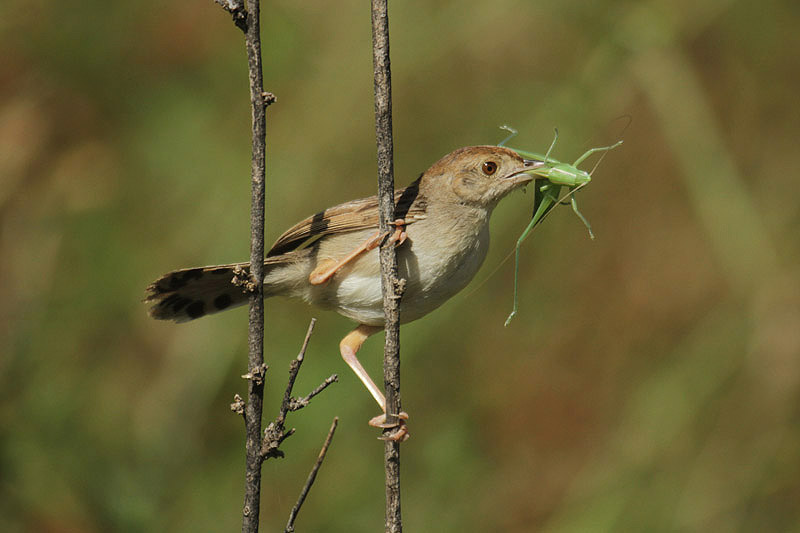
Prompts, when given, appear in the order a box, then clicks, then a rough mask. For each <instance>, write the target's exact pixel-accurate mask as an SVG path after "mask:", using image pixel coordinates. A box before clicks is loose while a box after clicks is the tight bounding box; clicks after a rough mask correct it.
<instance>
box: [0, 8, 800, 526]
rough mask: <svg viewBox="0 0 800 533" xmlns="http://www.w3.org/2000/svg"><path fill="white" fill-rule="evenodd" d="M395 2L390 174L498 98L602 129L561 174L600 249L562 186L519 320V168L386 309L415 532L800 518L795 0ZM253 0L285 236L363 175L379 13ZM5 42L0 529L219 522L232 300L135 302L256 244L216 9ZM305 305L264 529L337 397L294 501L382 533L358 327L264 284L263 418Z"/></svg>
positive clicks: (566, 143)
mask: <svg viewBox="0 0 800 533" xmlns="http://www.w3.org/2000/svg"><path fill="white" fill-rule="evenodd" d="M390 17H391V18H390V26H391V37H392V43H391V47H392V48H391V50H392V68H393V82H394V127H395V156H396V180H397V183H398V186H402V185H405V184H407V183H409V182H410V181H412V180H413V179H414V178H415V177H416V176H417V175H418V174H419V173H420V172H422V171H423V170H425V169H426V168H427V167H428V165H430V164H431V163H433V162H434V161H436V160H437V159H438V158H439V157H441V156H442V155H444V154H445V153H447V152H449V151H451V150H453V149H455V148H458V147H461V146H465V145H472V144H493V143H496V142H498V141H499V140H500V139H501V138H502V137H503V133H502V132H501V131H500V130H498V129H497V127H498V126H499V125H501V124H505V123H508V124H511V125H513V126H514V127H516V128H517V129H518V130H519V131H520V135H519V137H517V139H515V140H514V141H513V143H511V144H512V145H513V146H518V147H520V148H526V149H529V150H534V151H544V150H546V148H547V146H548V145H549V143H550V141H551V138H552V132H553V127H558V128H559V131H560V134H561V137H560V140H559V143H558V145H557V146H556V149H555V152H554V155H555V157H557V158H558V159H561V160H569V161H572V160H573V159H575V158H576V157H577V156H578V155H580V154H581V153H583V151H584V150H586V149H588V148H591V147H593V146H601V145H606V144H611V143H613V142H614V141H616V140H617V139H618V138H620V137H622V138H624V139H625V144H624V145H623V146H622V147H621V148H619V149H617V150H615V151H613V152H611V153H610V154H609V155H608V156H607V157H606V158H605V159H604V160H603V163H602V165H600V167H599V169H598V170H597V172H596V173H595V180H594V181H593V182H592V184H591V186H590V187H588V188H587V189H585V191H584V192H582V193H581V195H580V196H581V198H580V199H581V205H582V209H583V213H584V214H585V215H586V216H587V218H588V219H589V220H590V221H591V222H592V224H593V227H594V231H595V233H596V235H597V240H596V241H594V242H592V241H590V240H589V239H588V238H587V235H586V231H585V229H584V228H583V227H582V225H581V223H580V221H579V220H578V219H577V218H576V217H574V215H573V214H572V213H571V211H570V210H569V209H567V208H563V209H561V210H559V211H558V212H556V213H555V214H554V215H553V216H551V217H550V218H549V219H548V221H547V223H546V224H544V225H543V226H542V227H540V229H538V230H537V231H536V232H535V233H534V234H533V237H532V238H531V239H530V240H529V241H528V242H527V243H526V246H525V247H524V249H523V257H522V268H521V280H520V281H521V288H522V292H521V294H520V299H521V309H520V314H519V316H518V317H517V318H516V319H515V321H514V322H512V324H511V325H510V326H509V327H508V328H504V327H503V321H504V320H505V317H506V315H507V314H508V312H509V311H510V307H511V298H512V273H513V262H512V261H507V262H505V263H503V262H502V261H503V259H504V258H506V257H507V255H508V254H509V252H511V250H512V249H513V245H514V242H515V240H516V238H517V236H518V235H519V233H520V232H521V231H522V229H523V228H524V226H525V225H526V224H527V221H528V219H529V217H530V206H531V202H532V195H531V194H530V191H528V194H527V195H525V194H522V193H517V194H515V195H513V196H512V197H511V198H509V199H507V200H505V201H504V202H503V203H502V204H501V205H500V207H499V208H498V210H497V211H496V213H495V216H494V219H493V228H492V234H493V244H492V251H491V252H490V256H489V258H488V259H487V262H486V265H485V266H484V268H483V270H482V271H481V272H480V273H479V274H478V276H477V278H476V281H474V282H473V283H472V284H471V285H470V286H469V287H468V288H467V289H466V290H465V291H463V292H462V293H461V294H459V295H458V296H457V297H455V298H453V300H451V301H450V302H448V303H447V304H446V305H444V306H443V307H442V308H441V309H439V310H437V311H436V312H434V313H432V314H431V315H429V316H428V317H426V318H425V319H423V320H420V321H418V322H416V323H412V324H409V325H407V326H404V327H403V330H402V348H403V351H402V353H403V405H404V408H405V410H407V411H408V412H409V413H411V425H410V428H411V431H412V433H413V438H412V439H411V440H410V441H409V442H408V443H407V444H405V445H404V447H403V456H402V461H403V462H402V476H403V490H404V492H403V511H404V520H405V525H406V527H407V529H408V531H520V532H523V531H534V530H537V531H549V532H573V531H574V532H579V531H756V530H758V531H800V506H798V502H800V425H799V424H798V422H800V409H799V408H798V407H799V405H800V404H798V393H799V392H800V261H799V259H800V238H799V237H798V235H799V234H800V193H798V191H799V190H800V189H799V186H798V178H799V177H800V176H799V175H798V171H797V168H798V164H797V161H796V160H795V158H796V156H797V155H798V152H797V149H798V140H799V139H800V105H798V94H799V93H800V61H798V55H797V50H798V49H800V33H798V32H797V26H798V23H800V4H798V3H797V2H794V1H791V0H785V1H778V0H766V1H764V2H748V1H732V0H731V1H729V0H708V1H702V2H685V1H666V0H655V1H650V2H632V1H605V2H576V1H569V0H567V1H564V0H559V1H555V0H543V1H539V2H532V1H531V2H525V1H521V0H516V1H514V0H497V1H493V2H474V1H459V2H455V1H449V2H448V1H445V2H422V1H407V2H393V3H392V5H391V6H390ZM262 19H263V36H264V62H265V85H266V87H267V89H268V90H270V91H272V92H274V93H275V94H276V95H277V97H278V103H277V104H276V105H274V106H272V107H270V108H269V111H268V185H267V188H268V200H267V220H268V228H267V240H268V241H269V242H272V240H273V239H274V238H275V237H276V236H277V235H279V234H280V233H281V232H282V230H283V229H285V228H286V227H288V226H289V225H291V224H292V223H294V222H296V221H297V220H299V219H300V218H302V217H305V216H307V215H309V214H311V213H314V212H316V211H318V210H320V209H322V208H324V207H327V206H330V205H333V204H335V203H338V202H341V201H345V200H349V199H352V198H356V197H363V196H368V195H370V194H373V193H374V191H375V189H376V184H375V175H376V171H375V142H374V133H373V131H374V130H373V128H374V127H373V104H372V77H371V69H372V64H371V49H370V28H369V21H370V18H369V8H368V5H367V3H366V2H353V1H349V2H290V1H286V0H283V1H278V2H265V4H264V6H263V14H262ZM0 48H1V49H2V50H3V59H2V61H0V225H1V227H0V530H2V531H4V532H29V531H30V532H34V531H35V532H41V531H44V532H62V531H76V532H78V531H79V532H95V531H98V532H99V531H235V530H238V529H239V528H240V510H241V505H242V492H243V464H244V458H243V428H242V422H241V420H240V418H239V417H237V416H235V415H233V414H232V413H231V412H230V410H229V404H230V402H231V400H232V397H233V395H234V393H237V392H238V393H243V391H244V390H245V384H244V381H243V380H242V379H241V378H240V375H241V374H243V373H244V372H245V368H246V321H247V318H246V315H247V312H246V311H245V310H243V309H239V310H237V311H233V312H230V313H224V314H222V315H219V316H215V317H210V318H205V319H203V320H200V321H197V322H196V323H192V324H187V325H181V326H176V325H174V324H169V323H159V322H155V321H153V320H150V319H149V318H148V317H147V314H146V311H145V306H144V305H143V304H142V303H141V301H140V300H141V298H142V296H143V290H144V287H145V286H146V285H147V284H148V283H149V282H150V281H151V280H152V279H154V278H155V277H157V276H158V275H160V274H162V273H163V272H166V271H168V270H171V269H174V268H178V267H186V266H197V265H204V264H214V263H221V262H229V261H236V260H242V259H244V258H246V257H247V256H248V246H249V243H248V235H249V229H248V223H249V222H248V216H249V190H250V184H249V159H250V140H249V131H250V124H249V121H250V115H249V107H248V106H249V103H248V96H247V94H248V93H247V76H246V62H245V59H244V48H243V39H242V35H241V33H240V32H239V30H237V29H236V28H235V27H234V26H233V25H232V24H231V22H230V19H229V16H228V15H227V14H225V13H224V12H223V11H222V10H221V9H220V8H219V7H218V6H217V5H215V4H214V3H213V2H212V1H211V0H206V1H202V2H196V1H189V0H167V1H161V2H155V1H152V0H145V1H141V2H99V1H97V0H85V1H83V2H78V3H73V2H64V3H61V2H52V1H50V2H48V1H46V0H34V1H33V2H22V1H20V0H5V1H4V2H3V3H2V4H0ZM626 115H627V116H630V117H631V118H632V122H631V123H630V126H629V127H627V129H625V125H626V124H627V122H628V119H627V118H620V117H624V116H626ZM623 130H624V133H623ZM587 168H591V167H589V166H587ZM495 270H496V272H495ZM492 272H495V273H494V274H493V275H491V274H492ZM312 316H316V317H318V318H319V322H318V324H317V331H316V333H315V335H314V337H313V339H312V341H311V345H310V349H309V352H308V354H307V359H306V363H305V365H304V367H303V370H302V373H301V375H300V379H299V381H298V384H297V387H296V391H297V392H298V393H302V394H305V393H307V392H308V391H309V390H310V389H312V388H313V387H314V386H316V385H317V384H318V383H319V382H320V381H321V380H322V379H324V378H325V377H326V376H328V375H329V374H331V373H334V372H337V373H339V375H340V378H341V380H340V383H338V384H335V385H334V386H332V387H331V388H330V389H328V390H327V391H326V392H325V393H324V394H323V396H321V397H320V398H319V399H317V400H316V401H314V402H313V403H312V404H311V406H310V407H308V408H307V409H305V410H304V411H302V412H300V413H298V414H296V415H292V416H291V417H290V419H289V425H290V426H293V427H296V428H297V434H296V435H295V436H293V437H292V438H291V439H290V440H289V441H287V442H286V443H285V446H284V447H285V450H286V453H287V457H286V458H285V459H283V460H270V461H268V462H267V463H266V464H265V465H264V491H263V503H262V513H263V515H262V523H263V527H262V529H263V531H275V530H278V529H279V528H280V530H282V527H283V525H284V524H285V522H286V518H287V516H288V512H289V510H290V508H291V506H292V505H293V503H294V501H295V499H296V497H297V494H298V492H299V490H300V487H301V486H302V483H303V482H304V480H305V477H306V475H307V472H308V470H309V468H310V467H311V465H312V463H313V461H314V459H315V458H316V455H317V452H318V450H319V447H320V445H321V443H322V441H323V438H324V436H325V434H326V432H327V430H328V427H329V424H330V422H331V420H332V418H333V417H334V416H339V417H340V418H341V422H340V426H339V430H338V432H337V435H336V438H335V439H334V442H333V446H332V449H331V451H330V453H329V456H328V460H327V462H326V463H325V464H324V466H323V468H322V470H321V472H320V475H319V477H318V478H317V483H316V485H315V486H314V489H313V490H312V492H311V495H310V497H309V500H308V501H307V503H306V506H305V507H304V509H303V511H302V512H301V515H300V517H299V519H298V522H297V526H298V528H299V530H301V531H378V530H380V529H381V528H382V524H383V497H384V496H383V470H382V453H383V452H382V450H383V447H382V445H381V444H380V443H379V442H378V441H377V440H375V437H376V435H377V432H376V431H375V430H374V429H373V428H370V427H368V426H367V425H366V421H367V419H368V418H370V417H371V416H374V415H375V414H376V409H375V405H374V402H373V401H372V399H371V398H370V397H369V396H368V394H367V393H366V392H365V391H364V389H363V388H362V387H361V385H360V384H359V383H358V382H357V380H356V379H355V377H354V376H353V374H352V373H351V372H350V371H349V370H348V369H347V368H346V366H345V365H344V364H343V362H342V361H341V359H340V357H339V355H338V349H337V348H338V341H339V339H340V338H341V337H342V336H343V335H344V334H345V333H346V332H347V331H349V328H350V327H351V324H350V323H349V322H348V321H347V320H346V319H344V318H342V317H339V316H338V315H336V314H333V313H328V312H319V311H316V310H314V309H311V308H309V307H307V306H305V305H304V304H302V303H298V302H291V301H285V300H277V299H276V300H271V301H269V302H268V305H267V318H266V323H267V331H268V336H267V339H266V358H267V360H268V362H269V363H270V365H271V368H270V371H269V374H268V380H269V381H268V391H267V398H266V405H267V406H268V407H267V411H266V416H267V417H268V418H270V419H271V418H272V417H274V416H275V414H276V409H277V406H278V403H279V399H280V396H281V394H282V391H283V387H284V384H285V380H286V370H287V368H288V364H289V361H290V359H291V357H293V356H294V355H295V354H296V353H297V351H298V349H299V346H300V343H301V341H302V338H303V335H304V333H305V330H306V328H307V326H308V322H309V319H310V318H311V317H312ZM381 347H382V342H381V340H380V336H376V337H375V338H373V339H371V340H370V341H369V342H368V343H367V344H366V345H365V348H364V351H363V357H362V360H363V361H364V362H365V365H366V366H367V368H368V370H370V372H372V373H373V375H376V376H379V375H380V368H381V363H380V353H381V349H382V348H381Z"/></svg>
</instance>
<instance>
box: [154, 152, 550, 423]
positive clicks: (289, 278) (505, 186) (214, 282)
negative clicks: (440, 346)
mask: <svg viewBox="0 0 800 533" xmlns="http://www.w3.org/2000/svg"><path fill="white" fill-rule="evenodd" d="M543 164H544V163H542V162H541V161H534V160H525V159H523V158H522V157H520V156H519V155H518V154H517V153H516V152H514V151H513V150H509V149H507V148H502V147H498V146H472V147H467V148H461V149H459V150H456V151H454V152H452V153H450V154H448V155H446V156H444V157H443V158H442V159H440V160H439V161H437V162H436V163H434V165H433V166H432V167H431V168H429V169H428V170H427V171H426V172H425V173H424V174H422V176H420V178H419V179H417V180H416V181H415V182H414V183H412V184H411V185H409V186H408V187H406V188H405V189H400V190H397V191H395V215H396V218H397V220H396V221H395V223H394V225H395V227H396V230H395V232H394V233H393V235H391V236H387V235H380V234H379V232H378V231H377V230H378V198H377V196H371V197H369V198H364V199H362V200H354V201H352V202H347V203H344V204H341V205H337V206H336V207H331V208H330V209H326V210H325V211H322V212H319V213H317V214H316V215H313V216H311V217H309V218H307V219H305V220H303V221H302V222H299V223H298V224H296V225H294V226H293V227H292V228H290V229H289V230H288V231H286V232H285V233H284V234H283V235H281V236H280V237H279V238H278V240H277V242H275V244H274V245H273V246H272V248H271V249H270V251H269V252H268V253H267V257H266V259H265V261H264V265H265V274H264V297H269V296H276V295H280V296H289V297H295V298H301V299H303V300H305V301H306V302H309V303H311V304H314V305H317V306H319V307H321V308H323V309H332V310H334V311H337V312H338V313H340V314H342V315H344V316H346V317H349V318H352V319H353V320H355V321H356V322H358V324H359V325H358V327H357V328H356V329H354V330H353V331H351V332H350V333H349V334H348V335H347V336H345V337H344V339H342V341H341V343H340V345H339V348H340V351H341V355H342V358H344V360H345V362H346V363H347V364H348V365H349V366H350V368H351V369H352V370H353V371H354V372H355V373H356V375H357V376H358V377H359V379H360V380H361V381H362V383H364V385H365V386H366V387H367V389H368V390H369V392H370V393H371V394H372V397H373V398H375V401H376V402H378V405H379V406H380V407H381V409H383V412H384V414H383V415H379V416H377V417H375V418H373V419H372V420H371V421H370V424H371V425H373V426H377V427H384V426H385V424H384V423H385V414H386V405H385V399H384V397H383V394H382V392H381V390H380V389H379V388H378V387H377V386H376V385H375V383H374V382H373V381H372V379H370V377H369V375H367V372H366V371H365V370H364V367H362V366H361V363H360V362H359V361H358V359H357V358H356V353H357V352H358V349H359V348H360V347H361V345H362V344H363V343H364V341H365V340H366V339H367V337H369V336H370V335H372V334H374V333H376V332H378V331H380V330H381V329H383V326H384V316H383V297H382V294H381V278H380V261H379V258H378V251H377V250H376V248H377V247H378V245H379V244H380V242H381V240H382V239H384V238H386V237H389V238H391V239H392V240H394V242H395V244H396V246H397V262H398V270H399V272H398V273H399V277H400V278H403V279H405V280H406V288H405V292H404V294H403V298H402V300H401V302H400V321H401V323H406V322H411V321H412V320H416V319H418V318H420V317H423V316H425V315H426V314H428V313H430V312H431V311H433V310H434V309H436V308H437V307H439V306H440V305H442V304H443V303H444V302H445V301H447V300H448V299H449V298H450V297H452V296H453V295H455V294H456V293H458V292H459V291H460V290H461V289H463V288H464V287H465V286H466V285H467V283H469V282H470V280H471V279H472V278H473V276H475V273H476V272H477V271H478V269H479V268H480V266H481V263H483V260H484V258H485V257H486V252H487V250H488V248H489V217H490V216H491V214H492V210H493V209H494V208H495V206H496V205H497V203H498V202H499V201H500V200H501V199H502V198H503V197H504V196H506V195H507V194H508V193H510V192H511V191H513V190H514V189H517V188H519V187H521V186H522V185H525V184H526V183H528V182H530V181H531V180H533V176H532V175H531V174H530V172H531V171H533V170H535V169H537V168H539V167H541V166H543ZM249 265H250V263H235V264H229V265H218V266H207V267H199V268H190V269H183V270H176V271H174V272H170V273H168V274H165V275H163V276H162V277H160V278H159V279H157V280H156V281H154V282H153V283H152V284H151V285H150V286H149V287H148V288H147V295H146V298H145V301H146V302H148V303H151V304H152V306H151V307H150V315H151V316H152V317H153V318H157V319H159V320H174V321H176V322H185V321H189V320H194V319H196V318H200V317H202V316H205V315H208V314H211V313H216V312H218V311H222V310H225V309H230V308H232V307H236V306H239V305H243V304H245V303H247V301H248V295H247V293H246V292H244V291H243V290H242V288H241V287H240V286H239V285H237V284H235V283H233V282H234V281H235V279H236V278H241V274H242V273H246V272H247V269H248V268H249ZM237 273H239V275H238V276H237ZM401 418H407V415H405V413H403V414H402V415H401ZM401 435H402V433H401Z"/></svg>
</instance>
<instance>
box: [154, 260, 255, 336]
mask: <svg viewBox="0 0 800 533" xmlns="http://www.w3.org/2000/svg"><path fill="white" fill-rule="evenodd" d="M249 281H250V263H249V262H248V263H234V264H230V265H217V266H207V267H199V268H186V269H182V270H175V271H173V272H169V273H168V274H164V275H163V276H161V277H160V278H158V279H157V280H155V281H154V282H153V283H151V284H150V286H149V287H147V292H146V294H145V298H144V301H145V302H146V303H148V304H150V310H149V312H150V316H152V317H153V318H156V319H158V320H174V321H175V322H187V321H189V320H194V319H195V318H200V317H201V316H205V315H210V314H212V313H218V312H219V311H224V310H226V309H230V308H232V307H237V306H240V305H244V304H246V303H247V300H248V295H249V293H250V291H249V290H248V287H247V285H248V283H249Z"/></svg>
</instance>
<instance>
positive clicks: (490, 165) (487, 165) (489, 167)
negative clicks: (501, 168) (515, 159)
mask: <svg viewBox="0 0 800 533" xmlns="http://www.w3.org/2000/svg"><path fill="white" fill-rule="evenodd" d="M495 172H497V163H495V162H494V161H486V162H484V163H483V173H484V174H486V175H487V176H491V175H492V174H494V173H495Z"/></svg>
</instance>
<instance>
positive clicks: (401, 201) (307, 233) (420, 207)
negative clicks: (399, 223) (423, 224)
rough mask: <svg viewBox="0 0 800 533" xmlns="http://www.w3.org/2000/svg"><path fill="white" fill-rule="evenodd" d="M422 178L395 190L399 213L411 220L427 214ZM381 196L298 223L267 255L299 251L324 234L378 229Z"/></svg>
mask: <svg viewBox="0 0 800 533" xmlns="http://www.w3.org/2000/svg"><path fill="white" fill-rule="evenodd" d="M419 181H420V180H419V179H418V180H417V181H415V182H414V183H412V184H411V185H409V186H408V187H406V188H405V189H399V190H396V191H395V192H394V202H395V216H396V217H397V218H402V219H405V220H406V222H407V223H412V222H414V220H418V219H420V218H424V217H425V209H426V207H427V202H426V201H425V198H424V197H422V196H421V195H420V194H419ZM378 225H379V216H378V197H377V196H370V197H369V198H363V199H361V200H353V201H352V202H346V203H344V204H339V205H337V206H335V207H331V208H329V209H326V210H325V211H320V212H319V213H317V214H315V215H313V216H310V217H308V218H307V219H305V220H303V221H301V222H298V223H297V224H295V225H294V226H292V227H291V228H289V229H288V230H287V231H286V232H284V234H283V235H281V236H280V237H278V240H277V241H275V244H273V245H272V248H271V249H270V251H269V252H268V253H267V256H274V255H279V254H285V253H287V252H291V251H293V250H297V249H299V248H301V247H303V245H305V244H307V243H309V244H310V243H311V242H313V241H314V240H316V239H318V238H320V237H324V236H326V235H334V234H340V233H347V232H351V231H359V230H364V229H371V228H374V229H376V230H377V229H378Z"/></svg>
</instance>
